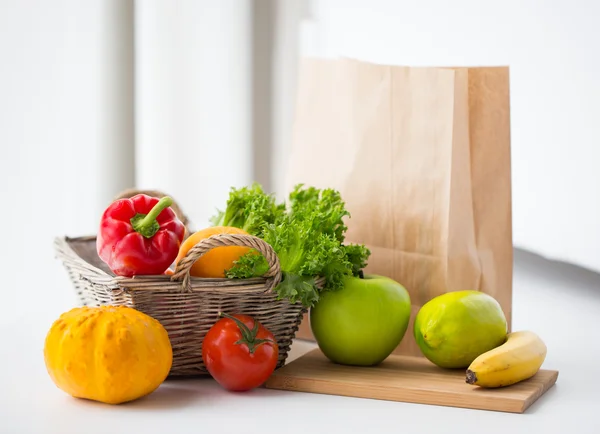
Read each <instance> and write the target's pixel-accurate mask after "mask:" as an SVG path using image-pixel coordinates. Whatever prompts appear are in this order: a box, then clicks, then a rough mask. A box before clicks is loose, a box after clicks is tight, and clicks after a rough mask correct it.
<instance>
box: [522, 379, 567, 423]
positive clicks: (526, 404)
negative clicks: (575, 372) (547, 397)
mask: <svg viewBox="0 0 600 434" xmlns="http://www.w3.org/2000/svg"><path fill="white" fill-rule="evenodd" d="M544 372H546V373H549V374H550V379H549V380H548V381H546V382H545V383H544V384H543V386H542V387H541V388H540V390H538V392H537V393H536V394H534V395H532V396H530V397H529V399H527V400H526V401H525V402H524V403H523V408H522V409H521V411H520V413H525V411H527V409H528V408H529V407H531V406H532V405H533V403H534V402H536V401H537V400H538V399H540V398H541V397H542V396H544V394H545V393H546V392H547V391H548V390H550V389H551V388H552V387H553V386H554V385H555V384H556V382H557V381H558V373H559V372H558V371H556V370H553V369H544Z"/></svg>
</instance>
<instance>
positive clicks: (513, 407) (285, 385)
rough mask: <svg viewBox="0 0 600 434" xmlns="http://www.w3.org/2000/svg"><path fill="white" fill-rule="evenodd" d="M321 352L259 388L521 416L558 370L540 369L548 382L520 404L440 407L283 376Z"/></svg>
mask: <svg viewBox="0 0 600 434" xmlns="http://www.w3.org/2000/svg"><path fill="white" fill-rule="evenodd" d="M320 352H321V351H320V350H319V349H318V348H316V349H313V350H310V351H308V352H306V353H305V354H303V355H302V356H300V357H298V358H297V359H295V360H293V361H291V362H290V363H289V364H286V365H284V366H282V367H281V368H279V369H278V370H276V371H275V372H273V374H272V375H271V376H270V377H269V379H267V381H266V382H265V383H264V384H263V385H262V387H264V388H266V389H272V390H281V391H287V392H301V393H314V394H320V395H329V396H343V397H349V398H359V399H376V400H384V401H391V402H404V403H408V404H422V405H435V406H443V407H455V408H464V409H471V410H487V411H499V412H504V413H517V414H522V413H524V412H525V411H526V410H527V409H528V408H529V407H530V406H531V405H533V404H534V403H535V402H536V401H538V400H539V399H540V398H541V397H542V396H543V395H544V394H545V393H546V392H547V391H548V390H550V388H551V387H552V386H554V385H555V384H556V382H557V380H558V375H559V371H558V370H552V369H544V370H542V371H543V372H545V373H549V374H550V377H549V380H548V381H546V382H545V383H543V384H542V387H540V389H539V390H538V391H537V392H536V393H535V394H533V395H532V396H530V397H529V398H528V399H527V400H525V401H520V400H513V399H509V398H496V399H495V402H494V405H492V406H490V405H487V406H486V405H484V403H485V402H487V401H485V400H483V401H481V404H480V405H472V404H469V405H467V404H465V405H461V403H460V402H459V401H458V400H455V401H453V402H454V403H453V404H450V403H447V404H441V403H440V402H439V401H436V400H435V399H434V398H429V399H421V400H414V399H412V400H411V399H406V398H402V397H400V398H399V397H395V398H393V399H392V398H385V397H382V395H383V393H382V394H381V395H379V396H373V394H372V393H370V392H369V391H366V390H364V391H363V390H362V387H361V386H360V385H357V384H354V385H353V386H354V389H353V392H352V393H347V392H344V390H343V388H342V389H341V390H338V388H337V387H334V390H331V384H329V383H328V381H327V380H316V379H312V378H305V377H300V376H293V377H287V375H286V371H287V369H286V367H287V366H290V365H293V364H294V363H295V362H300V360H301V359H302V358H303V357H305V356H309V355H311V354H316V353H320ZM326 384H328V386H329V388H330V390H328V391H327V388H324V387H320V386H325V385H326ZM374 388H375V389H380V390H381V391H385V389H386V388H385V387H378V386H372V385H371V386H369V389H370V390H373V389H374ZM425 396H427V393H425ZM496 404H502V406H500V405H496Z"/></svg>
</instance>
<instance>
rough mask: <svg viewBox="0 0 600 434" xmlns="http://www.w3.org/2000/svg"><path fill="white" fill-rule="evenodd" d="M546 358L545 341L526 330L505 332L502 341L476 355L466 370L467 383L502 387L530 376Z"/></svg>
mask: <svg viewBox="0 0 600 434" xmlns="http://www.w3.org/2000/svg"><path fill="white" fill-rule="evenodd" d="M545 358H546V344H544V342H543V341H542V340H541V339H540V337H539V336H538V335H536V334H535V333H533V332H530V331H517V332H513V333H509V334H508V336H507V339H506V341H505V342H504V343H503V344H502V345H500V346H498V347H496V348H494V349H492V350H490V351H487V352H485V353H483V354H481V355H480V356H479V357H477V358H476V359H475V360H473V362H472V363H471V365H470V366H469V368H468V369H467V379H466V380H467V383H469V384H474V385H477V386H481V387H502V386H509V385H511V384H515V383H518V382H519V381H523V380H526V379H528V378H531V377H533V376H534V375H535V374H536V373H537V371H539V369H540V367H541V366H542V363H544V359H545Z"/></svg>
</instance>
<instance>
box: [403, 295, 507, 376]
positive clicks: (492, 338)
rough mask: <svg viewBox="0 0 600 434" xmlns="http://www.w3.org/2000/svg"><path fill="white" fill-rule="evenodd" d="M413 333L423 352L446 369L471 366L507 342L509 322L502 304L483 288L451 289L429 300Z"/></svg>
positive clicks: (418, 314)
mask: <svg viewBox="0 0 600 434" xmlns="http://www.w3.org/2000/svg"><path fill="white" fill-rule="evenodd" d="M413 332H414V336H415V340H416V341H417V345H418V346H419V348H420V349H421V352H422V353H423V355H424V356H425V357H427V358H428V359H429V360H430V361H431V362H433V363H435V364H436V365H438V366H440V367H442V368H467V367H468V366H469V365H470V364H471V363H472V362H473V360H475V359H476V358H477V357H478V356H480V355H481V354H483V353H485V352H487V351H490V350H492V349H494V348H496V347H498V346H500V345H502V344H503V343H504V342H505V341H506V337H507V333H508V324H507V322H506V318H505V316H504V312H503V311H502V308H501V307H500V304H499V303H498V302H497V301H496V300H495V299H494V298H493V297H492V296H490V295H488V294H486V293H483V292H480V291H471V290H464V291H451V292H447V293H445V294H442V295H438V296H437V297H434V298H432V299H431V300H429V301H428V302H427V303H425V304H424V305H423V306H422V307H421V308H420V309H419V312H418V313H417V315H416V317H415V323H414V327H413Z"/></svg>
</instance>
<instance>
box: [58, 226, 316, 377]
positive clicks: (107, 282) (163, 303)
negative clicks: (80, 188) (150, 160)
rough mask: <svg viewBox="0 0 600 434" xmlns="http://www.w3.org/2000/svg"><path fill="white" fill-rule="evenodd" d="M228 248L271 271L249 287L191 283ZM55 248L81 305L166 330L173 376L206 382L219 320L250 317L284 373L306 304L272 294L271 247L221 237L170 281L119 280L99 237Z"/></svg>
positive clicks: (205, 244) (193, 254)
mask: <svg viewBox="0 0 600 434" xmlns="http://www.w3.org/2000/svg"><path fill="white" fill-rule="evenodd" d="M223 246H246V247H251V248H253V249H256V250H257V251H258V252H260V253H261V254H262V255H264V257H265V258H266V259H267V261H268V263H269V270H268V271H267V273H265V275H264V276H262V277H257V278H251V279H226V278H223V279H219V278H198V277H193V276H190V268H191V267H192V265H193V264H194V262H195V261H196V260H197V259H198V258H200V257H201V256H202V255H203V254H205V253H206V252H208V251H210V250H211V249H214V248H217V247H223ZM54 248H55V252H56V255H57V257H58V258H59V259H60V260H61V261H62V263H63V265H64V267H65V268H66V270H67V272H68V275H69V278H70V280H71V282H72V284H73V286H74V288H75V290H76V291H77V296H78V299H79V302H80V304H81V305H87V306H99V305H104V304H109V305H126V306H129V307H132V308H135V309H137V310H139V311H141V312H143V313H146V314H147V315H149V316H151V317H153V318H155V319H157V320H158V321H159V322H160V323H161V324H162V325H163V326H164V327H165V329H166V330H167V332H168V334H169V338H170V341H171V345H172V347H173V365H172V368H171V371H170V374H169V375H170V376H196V375H207V374H208V371H207V370H206V367H205V366H204V363H203V361H202V341H203V339H204V336H205V335H206V333H207V332H208V330H209V329H210V328H211V327H212V326H213V325H214V323H215V322H216V321H218V319H219V313H220V312H226V313H229V314H236V313H241V314H246V315H250V316H252V317H254V318H256V319H257V320H258V321H260V322H261V323H262V324H263V325H264V326H265V327H266V328H267V329H269V330H270V331H271V332H272V333H273V335H274V336H275V339H276V341H277V344H278V347H279V359H278V364H277V368H280V367H281V366H283V365H284V364H285V360H286V359H287V356H288V352H289V349H290V346H291V344H292V341H293V339H294V337H295V334H296V332H297V330H298V328H299V326H300V323H301V321H302V319H303V316H304V314H305V313H306V311H307V309H306V308H305V307H304V306H303V305H302V304H301V303H296V304H292V303H290V302H289V301H288V300H285V299H284V300H278V298H277V294H276V293H275V292H274V291H273V289H274V288H275V287H276V286H277V284H278V283H279V281H280V280H281V271H280V268H279V259H278V257H277V255H276V254H275V252H274V251H273V249H272V247H271V246H270V245H269V244H267V243H266V242H265V241H263V240H262V239H260V238H257V237H254V236H251V235H237V234H218V235H214V236H212V237H210V238H207V239H204V240H202V241H201V242H199V243H198V244H196V245H195V246H194V247H193V248H191V249H190V250H189V251H188V253H187V255H186V257H185V258H183V259H182V260H181V261H180V262H179V263H178V264H177V268H176V269H175V272H174V274H173V275H172V276H169V275H153V276H134V277H132V278H128V277H123V276H115V275H114V274H113V273H112V272H111V271H110V270H109V269H108V268H107V267H106V265H105V264H104V263H103V262H102V261H101V260H100V258H99V257H98V254H97V252H96V237H95V236H88V237H78V238H70V237H59V238H56V239H55V242H54ZM318 284H319V285H322V284H323V281H322V280H321V281H319V282H318Z"/></svg>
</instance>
